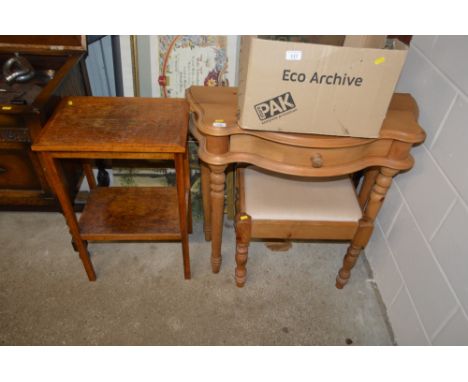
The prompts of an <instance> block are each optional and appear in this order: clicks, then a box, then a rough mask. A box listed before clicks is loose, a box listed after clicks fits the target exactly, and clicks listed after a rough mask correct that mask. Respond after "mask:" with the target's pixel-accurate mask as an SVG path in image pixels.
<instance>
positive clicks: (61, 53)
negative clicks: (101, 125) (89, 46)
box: [0, 36, 91, 210]
mask: <svg viewBox="0 0 468 382" xmlns="http://www.w3.org/2000/svg"><path fill="white" fill-rule="evenodd" d="M15 53H19V55H20V56H23V57H25V58H26V59H27V60H28V61H29V62H30V63H31V65H32V66H33V68H34V69H35V71H36V76H35V77H34V78H33V79H31V81H30V82H28V83H24V84H14V85H13V84H8V83H7V82H6V81H5V76H4V75H3V73H2V71H1V69H2V67H3V64H4V63H5V62H6V61H7V60H8V59H9V58H11V57H12V56H13V55H14V54H15ZM85 54H86V38H85V36H0V89H3V90H0V209H2V210H18V209H28V210H58V209H59V204H58V202H57V200H56V198H55V196H54V194H53V192H52V190H51V188H50V187H49V185H48V184H47V181H46V179H45V176H44V173H43V170H42V166H41V164H40V162H39V158H38V156H37V154H36V153H33V152H32V151H31V144H32V143H33V142H35V140H37V138H38V135H39V133H40V132H41V129H42V127H43V126H44V125H45V123H46V122H47V120H48V118H49V117H50V116H51V114H52V113H53V111H54V109H55V107H56V106H57V104H58V102H59V101H60V99H61V98H62V97H64V96H73V95H76V96H79V95H91V91H90V87H89V81H88V75H87V72H86V66H85V63H84V56H85ZM13 90H14V92H15V93H16V95H17V96H18V97H17V99H20V100H21V101H22V102H24V103H25V104H17V103H16V104H15V103H12V102H11V99H9V98H8V97H6V95H7V94H8V92H9V93H10V94H12V93H13ZM64 170H65V171H64V172H65V178H66V180H67V185H68V188H69V191H70V194H71V196H72V197H73V196H74V195H75V194H76V193H77V191H78V187H79V183H80V180H81V178H82V172H81V167H80V166H78V165H77V164H74V163H68V164H66V165H65V166H64Z"/></svg>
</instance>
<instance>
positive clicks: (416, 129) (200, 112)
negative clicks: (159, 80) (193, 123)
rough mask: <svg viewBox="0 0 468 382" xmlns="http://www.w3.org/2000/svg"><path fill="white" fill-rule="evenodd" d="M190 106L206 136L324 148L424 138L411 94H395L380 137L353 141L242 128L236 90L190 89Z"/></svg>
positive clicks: (328, 136) (352, 139) (352, 138)
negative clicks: (236, 136)
mask: <svg viewBox="0 0 468 382" xmlns="http://www.w3.org/2000/svg"><path fill="white" fill-rule="evenodd" d="M186 98H187V100H188V102H189V104H190V107H191V109H192V110H193V111H195V114H196V116H197V118H198V119H199V121H197V127H198V128H199V129H200V130H201V131H202V132H203V133H204V134H207V135H212V136H226V135H234V134H250V135H257V136H259V137H262V138H265V139H272V140H275V141H283V142H284V143H290V144H297V143H301V144H307V142H308V141H311V142H313V145H316V144H317V142H321V143H320V145H325V146H343V145H345V146H353V145H359V144H362V143H363V142H366V141H370V140H375V139H395V140H399V141H403V142H408V143H420V142H422V141H424V138H425V136H426V134H425V132H424V131H423V129H422V128H421V127H420V126H419V124H418V122H417V118H418V113H419V110H418V106H417V104H416V101H415V100H414V99H413V97H412V96H411V95H410V94H403V93H395V94H394V95H393V97H392V100H391V102H390V105H389V108H388V112H387V116H386V118H385V119H384V122H383V124H382V128H381V130H380V137H379V138H355V137H346V136H333V135H319V134H299V133H286V132H269V131H255V130H245V129H242V128H241V127H240V126H239V125H238V124H237V88H235V87H206V86H192V87H190V88H189V89H188V90H187V92H186ZM218 119H223V121H224V123H225V124H226V126H225V127H214V126H213V122H215V121H216V120H218Z"/></svg>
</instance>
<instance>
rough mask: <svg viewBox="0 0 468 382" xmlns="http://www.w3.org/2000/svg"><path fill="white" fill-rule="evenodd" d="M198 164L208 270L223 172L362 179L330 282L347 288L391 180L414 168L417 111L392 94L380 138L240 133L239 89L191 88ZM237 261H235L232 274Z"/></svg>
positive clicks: (217, 261)
mask: <svg viewBox="0 0 468 382" xmlns="http://www.w3.org/2000/svg"><path fill="white" fill-rule="evenodd" d="M186 98H187V100H188V102H189V104H190V110H191V112H192V117H193V123H191V124H190V132H191V133H192V135H193V136H194V137H195V138H196V139H197V140H198V143H199V149H198V154H199V158H200V159H201V161H202V194H203V209H204V216H205V221H204V232H205V238H206V239H207V240H211V266H212V271H213V272H214V273H217V272H219V270H220V266H221V260H222V258H221V240H222V230H223V211H224V189H225V169H226V167H227V165H228V164H231V163H247V164H252V165H255V166H257V167H260V168H263V169H266V170H270V171H274V172H277V173H282V174H290V175H297V176H303V177H318V178H324V177H334V176H340V175H345V174H356V173H358V172H361V171H364V179H363V181H362V185H361V188H360V191H359V194H358V195H357V196H358V202H359V205H360V207H361V209H362V212H363V215H362V218H361V219H360V220H359V224H358V227H357V231H356V233H355V235H354V238H353V239H352V240H351V244H350V246H349V248H348V251H347V253H346V255H345V257H344V261H343V266H342V268H341V269H340V270H339V272H338V276H337V278H336V286H337V288H343V286H344V285H345V284H346V283H347V282H348V280H349V277H350V273H351V269H352V268H353V266H354V264H355V263H356V261H357V258H358V256H359V254H360V252H361V250H362V249H363V248H364V247H365V246H366V244H367V242H368V241H369V239H370V237H371V234H372V231H373V226H374V221H375V218H376V217H377V214H378V212H379V210H380V208H381V206H382V203H383V201H384V199H385V195H386V193H387V191H388V188H389V187H390V185H391V182H392V178H393V177H394V176H395V175H396V174H397V173H398V172H400V171H403V170H408V169H410V168H411V167H412V166H413V162H414V160H413V158H412V156H411V154H410V150H411V148H412V146H413V145H415V144H418V143H421V142H423V141H424V139H425V133H424V131H423V130H422V129H421V127H420V126H419V125H418V123H417V118H418V107H417V104H416V102H415V101H414V99H413V98H412V97H411V95H409V94H394V96H393V98H392V101H391V104H390V107H389V110H388V113H387V116H386V118H385V120H384V122H383V125H382V129H381V132H380V136H379V137H378V138H372V139H368V138H353V137H337V136H325V135H316V134H292V133H282V132H260V131H253V130H245V129H242V128H240V127H239V126H238V124H237V116H236V113H237V89H236V88H232V87H231V88H229V87H199V86H193V87H191V88H190V89H188V90H187V93H186ZM242 261H244V260H242V259H241V257H240V259H238V258H237V256H236V262H237V264H238V267H239V266H241V267H242Z"/></svg>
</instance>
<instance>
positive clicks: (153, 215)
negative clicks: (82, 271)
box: [79, 187, 180, 240]
mask: <svg viewBox="0 0 468 382" xmlns="http://www.w3.org/2000/svg"><path fill="white" fill-rule="evenodd" d="M79 226H80V233H81V237H82V238H83V239H85V240H177V239H180V228H179V215H178V207H177V192H176V189H175V188H174V187H111V188H105V187H97V188H95V189H93V190H92V191H91V193H90V195H89V198H88V201H87V204H86V206H85V209H84V211H83V213H82V215H81V217H80V221H79Z"/></svg>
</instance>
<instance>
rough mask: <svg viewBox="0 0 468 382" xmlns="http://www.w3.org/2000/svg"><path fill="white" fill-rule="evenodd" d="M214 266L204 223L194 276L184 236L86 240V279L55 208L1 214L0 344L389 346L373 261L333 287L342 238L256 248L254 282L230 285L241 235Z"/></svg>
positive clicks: (197, 231)
mask: <svg viewBox="0 0 468 382" xmlns="http://www.w3.org/2000/svg"><path fill="white" fill-rule="evenodd" d="M225 225H226V227H225V233H224V241H223V255H224V257H223V264H222V268H221V272H220V273H219V274H213V273H211V270H210V261H209V254H210V243H207V242H205V241H204V239H203V235H202V226H201V222H199V221H196V222H195V227H194V234H192V235H191V237H190V251H191V253H190V255H191V266H192V280H189V281H186V280H184V279H183V273H182V256H181V248H180V244H179V243H177V242H175V243H125V244H122V243H90V246H89V249H90V251H91V253H92V261H93V263H94V266H95V269H96V273H97V277H98V280H97V281H96V282H89V281H88V280H87V278H86V274H85V271H84V269H83V267H82V264H81V261H80V260H79V257H78V255H77V253H75V252H74V251H73V250H72V247H71V245H70V236H69V233H68V229H67V227H66V225H65V220H64V218H63V217H62V215H60V214H58V213H19V212H0V252H1V253H0V343H1V344H3V345H346V344H347V343H348V344H351V343H352V344H354V345H390V344H392V337H391V333H390V332H389V329H388V326H387V325H386V319H385V312H384V310H383V308H382V306H381V304H380V302H379V299H378V294H377V293H376V290H375V286H374V283H373V282H372V281H371V280H369V274H368V271H367V267H366V266H365V262H364V261H363V259H362V258H361V259H360V260H359V261H358V264H357V265H356V267H355V269H354V272H353V275H352V278H351V281H350V283H349V284H348V285H347V286H346V287H345V288H344V289H343V290H337V289H335V286H334V279H335V276H336V272H337V270H338V268H339V266H340V265H341V262H342V258H343V254H344V252H345V250H346V245H345V244H341V243H304V242H301V243H294V244H293V247H292V249H291V250H290V251H289V252H271V251H270V250H268V249H267V248H266V247H265V245H264V244H263V243H261V242H254V243H253V244H252V245H251V248H250V257H249V261H248V271H249V274H248V280H247V284H246V286H245V287H244V288H242V289H240V288H237V287H236V286H235V283H234V277H233V273H234V265H235V262H234V232H233V229H232V225H231V224H230V223H229V222H227V223H226V224H225Z"/></svg>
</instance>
